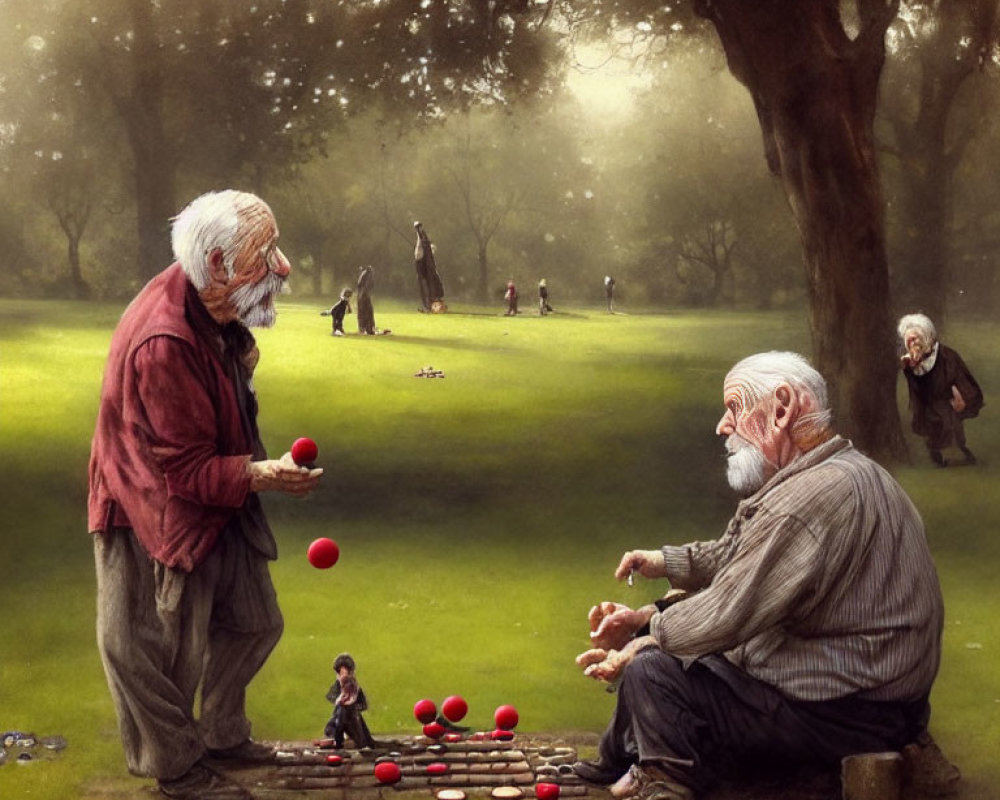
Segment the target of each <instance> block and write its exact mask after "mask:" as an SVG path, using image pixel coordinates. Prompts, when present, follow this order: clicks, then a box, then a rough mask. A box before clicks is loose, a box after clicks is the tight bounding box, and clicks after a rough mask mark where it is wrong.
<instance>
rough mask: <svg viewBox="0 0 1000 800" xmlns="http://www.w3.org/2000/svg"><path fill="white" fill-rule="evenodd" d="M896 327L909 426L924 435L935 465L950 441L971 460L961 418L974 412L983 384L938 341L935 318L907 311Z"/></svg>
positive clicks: (942, 462)
mask: <svg viewBox="0 0 1000 800" xmlns="http://www.w3.org/2000/svg"><path fill="white" fill-rule="evenodd" d="M897 330H898V332H899V338H900V340H901V341H902V343H903V349H904V351H905V352H904V353H903V355H902V356H901V357H900V366H901V367H902V370H903V375H904V376H905V378H906V386H907V389H908V390H909V395H910V410H911V411H912V412H913V423H912V424H913V432H914V433H915V434H917V435H918V436H923V437H924V439H925V442H926V444H927V452H928V453H929V454H930V457H931V461H933V462H934V463H935V464H937V465H938V466H939V467H946V466H948V462H947V461H946V460H945V457H944V455H943V454H942V452H941V451H942V450H944V449H945V448H946V447H951V446H952V445H954V446H956V447H958V449H959V450H961V451H962V455H963V456H965V463H966V464H975V463H976V457H975V456H974V455H973V454H972V451H971V450H970V449H969V448H968V447H966V445H965V426H964V425H963V424H962V423H963V420H966V419H971V418H973V417H975V416H978V414H979V411H980V410H981V409H982V407H983V390H982V389H980V388H979V384H978V383H977V382H976V379H975V378H974V377H972V373H971V372H970V371H969V368H968V367H967V366H965V362H964V361H963V360H962V357H961V356H960V355H959V354H958V353H956V352H955V351H954V350H952V349H951V348H950V347H946V346H945V345H943V344H941V342H939V341H938V336H937V330H936V329H935V328H934V323H933V322H931V320H930V318H929V317H927V316H926V315H925V314H907V315H906V316H904V317H902V318H901V319H900V320H899V323H898V325H897Z"/></svg>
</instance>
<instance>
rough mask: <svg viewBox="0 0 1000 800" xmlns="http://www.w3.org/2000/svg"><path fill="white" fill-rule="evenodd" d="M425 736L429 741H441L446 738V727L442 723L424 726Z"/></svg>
mask: <svg viewBox="0 0 1000 800" xmlns="http://www.w3.org/2000/svg"><path fill="white" fill-rule="evenodd" d="M424 736H426V737H427V738H428V739H440V738H441V737H442V736H444V725H442V724H441V723H440V722H428V723H427V724H426V725H424Z"/></svg>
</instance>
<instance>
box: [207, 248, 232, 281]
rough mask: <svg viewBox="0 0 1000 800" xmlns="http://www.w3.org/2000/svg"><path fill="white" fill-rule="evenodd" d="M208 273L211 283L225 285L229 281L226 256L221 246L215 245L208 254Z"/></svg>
mask: <svg viewBox="0 0 1000 800" xmlns="http://www.w3.org/2000/svg"><path fill="white" fill-rule="evenodd" d="M208 275H209V277H210V278H211V279H212V283H214V284H221V285H225V284H227V283H229V272H228V270H227V269H226V257H225V255H224V254H223V252H222V248H221V247H216V248H215V249H214V250H213V251H212V252H211V253H209V254H208Z"/></svg>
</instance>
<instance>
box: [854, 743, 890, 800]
mask: <svg viewBox="0 0 1000 800" xmlns="http://www.w3.org/2000/svg"><path fill="white" fill-rule="evenodd" d="M840 784H841V790H842V792H843V800H900V797H901V792H902V789H903V756H902V755H901V754H900V753H859V754H858V755H854V756H847V758H845V759H843V760H842V761H841V762H840Z"/></svg>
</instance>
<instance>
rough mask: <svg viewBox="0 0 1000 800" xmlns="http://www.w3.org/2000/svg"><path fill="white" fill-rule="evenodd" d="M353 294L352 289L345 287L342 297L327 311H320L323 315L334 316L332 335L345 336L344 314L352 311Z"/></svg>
mask: <svg viewBox="0 0 1000 800" xmlns="http://www.w3.org/2000/svg"><path fill="white" fill-rule="evenodd" d="M351 294H352V291H351V290H350V289H344V290H343V291H342V292H341V293H340V299H339V300H338V301H337V302H336V303H334V304H333V305H332V306H330V308H328V309H327V310H326V311H320V312H319V313H320V316H321V317H333V331H332V333H331V335H332V336H343V335H344V315H345V314H350V313H351Z"/></svg>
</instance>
